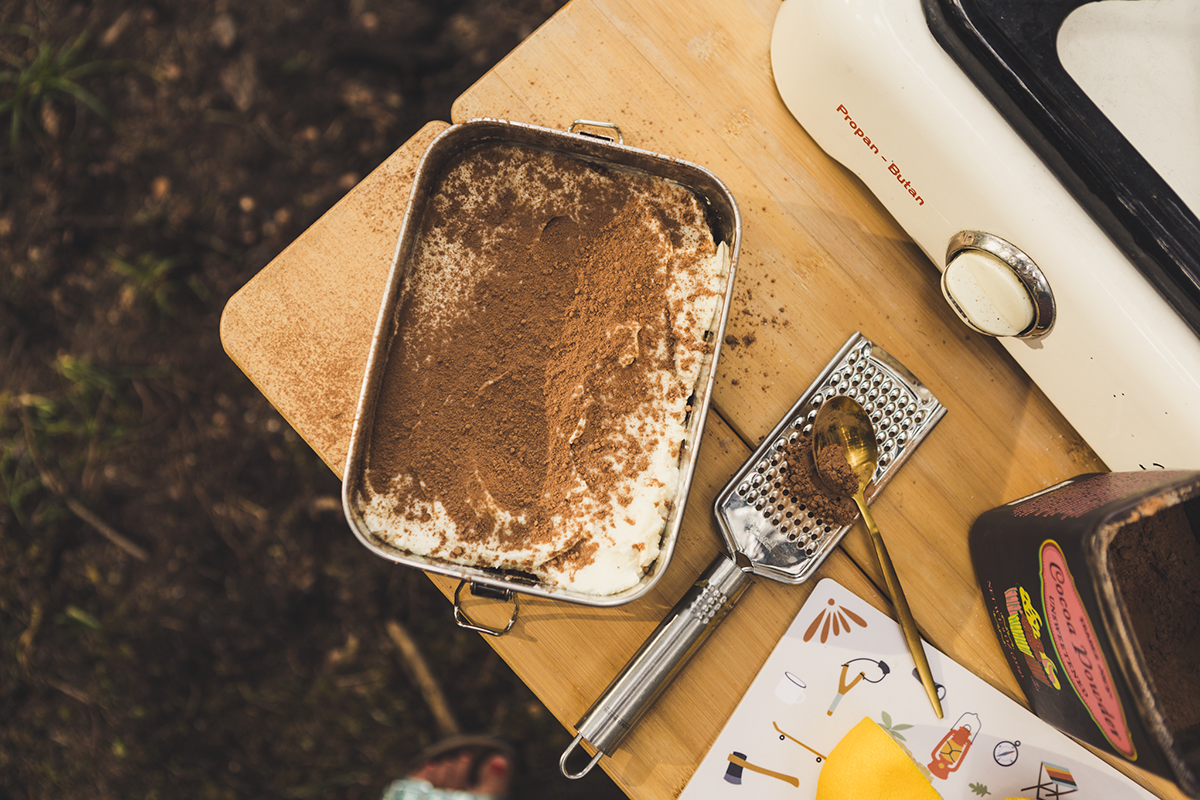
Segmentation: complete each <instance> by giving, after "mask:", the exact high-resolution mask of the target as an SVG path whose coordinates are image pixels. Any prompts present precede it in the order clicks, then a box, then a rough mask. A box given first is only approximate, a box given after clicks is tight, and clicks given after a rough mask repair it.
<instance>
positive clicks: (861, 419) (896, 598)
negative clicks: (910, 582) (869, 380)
mask: <svg viewBox="0 0 1200 800" xmlns="http://www.w3.org/2000/svg"><path fill="white" fill-rule="evenodd" d="M812 436H813V460H814V461H815V463H816V469H817V474H818V475H819V476H820V478H821V480H822V481H824V482H825V484H826V485H827V486H829V487H837V486H838V485H839V481H838V480H837V479H836V477H835V476H834V475H831V474H829V470H828V469H826V470H825V471H822V469H821V463H822V461H823V459H822V458H821V453H822V452H823V451H826V450H828V449H829V448H831V447H840V448H841V450H842V453H841V456H842V458H843V459H844V460H845V462H846V463H847V464H848V465H849V466H850V470H851V471H852V472H853V473H854V475H855V477H856V478H857V483H856V484H855V486H854V490H853V495H854V502H855V503H856V504H858V510H859V512H860V513H861V514H862V518H863V522H864V523H866V525H867V531H868V532H869V533H870V534H871V544H873V545H874V546H875V557H876V558H877V559H878V561H879V566H880V568H881V569H882V570H883V579H884V580H885V581H886V582H887V588H888V593H889V594H891V596H892V605H893V606H895V607H896V615H897V616H898V617H900V629H901V630H902V631H903V632H904V641H905V642H907V643H908V650H909V652H910V653H912V657H913V661H915V662H916V663H917V673H918V674H919V675H920V676H921V683H922V685H924V686H925V692H926V693H927V694H928V695H929V701H930V702H931V703H933V710H934V713H936V714H937V715H938V719H941V718H942V703H941V701H940V700H938V695H937V685H936V684H935V683H934V682H933V673H932V672H930V670H929V660H928V659H926V657H925V647H924V645H923V644H922V643H921V634H920V633H918V632H917V623H916V621H915V620H914V619H913V615H912V610H911V609H909V607H908V599H907V598H906V597H905V596H904V588H903V587H902V586H901V585H900V578H899V576H897V575H896V568H895V567H893V566H892V558H891V556H889V555H888V551H887V547H886V546H885V545H884V543H883V537H882V536H881V535H880V534H879V528H878V527H876V525H875V519H874V518H873V517H872V516H871V512H870V511H868V510H867V499H866V496H865V495H864V491H865V490H866V488H867V484H868V483H870V481H871V477H872V476H873V475H874V474H875V467H876V465H877V464H878V463H879V445H878V444H876V442H875V429H874V428H873V427H872V426H871V420H870V419H869V418H868V417H867V412H866V411H865V410H864V409H863V407H862V406H861V405H859V403H858V402H857V401H856V400H854V398H851V397H846V396H844V395H839V396H837V397H831V398H829V399H828V400H826V401H825V402H824V403H822V404H821V407H820V408H819V409H817V417H816V419H815V420H813V434H812ZM832 455H836V454H831V456H832ZM831 456H826V459H824V460H828V459H829V458H830V457H831ZM840 483H843V484H844V485H846V486H850V484H851V482H850V481H848V480H844V481H841V482H840Z"/></svg>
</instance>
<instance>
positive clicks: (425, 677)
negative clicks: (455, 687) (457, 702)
mask: <svg viewBox="0 0 1200 800" xmlns="http://www.w3.org/2000/svg"><path fill="white" fill-rule="evenodd" d="M387 632H388V636H390V637H391V638H392V641H393V642H394V643H395V645H396V647H398V648H399V649H400V655H401V656H402V657H403V659H404V663H405V664H406V665H407V666H408V668H409V671H410V672H411V673H412V677H413V680H415V681H416V683H417V687H418V688H419V689H420V690H421V696H422V697H424V698H425V702H426V703H428V704H429V710H430V711H432V712H433V718H434V721H435V722H436V723H437V726H438V733H439V735H440V736H441V737H446V736H453V735H454V734H456V733H459V732H460V729H459V727H458V721H457V720H455V719H454V712H452V711H451V710H450V704H449V703H448V702H447V701H446V695H445V693H443V692H442V687H441V686H439V685H438V682H437V680H436V679H434V677H433V673H432V672H431V671H430V669H429V665H428V664H427V663H425V657H424V656H423V655H421V650H420V648H418V647H417V643H416V642H415V641H413V638H412V637H411V636H409V635H408V631H407V630H405V629H404V626H402V625H401V624H400V623H399V622H397V621H395V620H388V621H387Z"/></svg>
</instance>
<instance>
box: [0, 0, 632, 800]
mask: <svg viewBox="0 0 1200 800" xmlns="http://www.w3.org/2000/svg"><path fill="white" fill-rule="evenodd" d="M563 2H564V0H504V1H503V2H501V1H500V0H389V2H384V1H383V0H261V2H251V3H232V2H227V0H216V2H202V1H201V0H171V1H170V2H162V1H155V0H150V1H148V2H133V1H132V0H125V1H124V2H122V1H121V0H95V2H83V1H80V2H71V1H70V0H10V2H7V3H0V58H2V59H3V63H0V377H2V379H0V640H2V642H3V648H4V649H3V653H2V654H0V797H11V798H17V799H23V798H56V799H61V798H76V797H79V798H82V797H87V798H126V797H142V798H156V797H160V798H166V797H190V798H239V797H253V798H375V797H378V796H379V795H380V793H381V792H382V790H383V788H384V787H385V786H386V784H387V783H388V782H389V781H390V780H391V779H393V778H394V777H396V776H397V775H398V774H399V773H400V772H401V771H402V770H403V767H404V764H405V762H406V760H407V759H408V758H409V757H411V756H412V755H413V754H415V753H416V752H417V751H419V750H420V749H421V748H422V747H424V746H426V745H428V744H430V743H431V742H432V741H433V740H434V739H435V738H436V726H435V724H434V718H433V716H432V714H431V711H430V709H429V705H428V703H427V702H426V698H425V697H423V696H422V694H421V693H420V692H419V691H418V690H417V689H416V688H415V684H414V682H413V680H412V679H411V677H410V674H409V672H408V668H407V667H406V664H405V661H404V660H403V659H402V658H401V656H400V652H399V650H398V648H397V647H396V646H395V644H394V643H393V640H392V638H391V637H390V636H389V634H388V623H389V622H396V623H399V624H400V625H402V626H404V627H405V628H406V629H407V630H409V631H410V632H411V633H412V635H413V637H414V638H415V639H416V640H417V641H418V642H419V643H420V646H421V647H422V649H423V651H424V654H425V656H426V658H427V659H428V660H429V661H430V663H431V665H432V666H433V669H434V672H435V674H436V675H437V677H438V679H439V680H440V681H441V682H442V685H443V688H444V689H445V690H446V693H447V694H448V695H449V698H450V703H451V706H452V710H453V712H454V714H455V715H456V716H457V718H458V721H459V723H460V725H461V727H462V728H463V729H465V730H468V731H476V732H489V733H495V734H499V735H501V736H504V737H505V738H507V739H508V740H510V741H512V742H514V743H517V744H518V746H519V750H520V759H521V763H520V764H519V765H518V774H517V783H516V786H515V787H514V789H515V790H514V793H513V796H514V798H551V797H554V798H610V797H619V796H622V795H620V793H619V792H618V791H617V790H616V789H615V787H613V785H612V784H611V782H610V781H609V780H608V779H607V777H605V776H604V775H602V774H600V771H599V770H597V771H596V772H595V773H594V774H593V775H589V776H588V777H587V778H586V779H584V780H582V781H578V782H570V781H567V780H566V779H564V778H562V777H561V776H560V775H559V774H558V766H557V760H558V756H559V754H560V753H561V752H562V750H563V749H564V748H565V747H566V745H567V743H568V741H569V737H568V736H567V734H566V732H565V731H564V730H563V729H562V727H561V726H560V725H559V724H558V723H557V722H556V721H555V720H554V719H553V717H552V716H551V715H550V714H549V713H548V712H547V711H546V709H545V708H544V707H543V706H542V705H541V704H540V703H539V702H538V701H537V699H536V698H535V697H534V696H533V695H532V693H531V692H530V691H529V690H528V689H527V688H525V687H524V685H523V684H522V683H521V682H520V681H519V680H517V679H516V678H515V676H514V675H513V674H512V673H511V671H510V670H509V669H508V668H507V666H506V665H505V664H504V663H503V662H502V661H501V660H500V659H499V658H498V657H497V656H495V654H494V653H493V652H492V650H491V648H490V647H488V646H487V644H486V643H485V642H483V641H482V640H481V639H480V637H479V636H477V635H476V634H471V633H465V632H462V631H460V630H459V629H458V628H456V627H455V625H454V622H453V618H452V614H451V608H450V606H449V604H448V603H447V602H446V601H445V600H444V598H443V597H442V596H441V595H440V594H438V593H437V592H436V591H435V590H434V589H433V587H432V585H431V584H430V583H429V581H428V580H427V579H426V578H425V577H424V576H423V575H421V574H420V573H417V572H414V571H411V570H406V569H403V568H397V567H395V566H393V565H391V564H390V563H387V562H384V561H383V560H381V559H378V558H376V557H375V556H373V555H371V554H369V553H368V552H367V551H366V550H365V549H364V548H363V547H362V546H361V545H360V544H358V543H357V541H356V540H355V539H354V538H353V536H352V535H351V534H350V532H349V529H348V527H347V526H346V523H345V521H344V519H343V517H342V514H341V511H340V505H339V501H338V493H339V488H340V487H339V484H338V481H337V479H336V478H335V476H334V475H333V474H332V473H331V472H330V471H329V470H328V469H327V468H326V467H325V466H324V465H323V464H322V463H321V462H320V461H319V459H318V458H317V457H316V456H315V455H314V454H313V452H312V451H311V450H310V449H309V448H308V447H307V445H305V444H304V443H303V442H302V441H301V440H300V439H299V437H298V436H296V434H295V433H294V432H293V431H292V430H291V429H290V428H289V427H288V425H287V424H286V423H285V422H284V421H283V420H282V419H281V417H280V416H279V414H278V413H277V412H275V411H274V409H273V408H272V407H271V406H270V405H269V404H268V403H267V402H266V401H265V400H264V399H263V397H262V396H261V395H260V394H259V393H258V391H257V390H256V389H255V388H254V387H253V386H252V385H251V384H250V383H249V381H248V380H247V379H246V378H245V377H244V376H243V375H242V373H241V372H240V371H239V370H238V369H237V368H236V367H235V366H234V365H233V364H232V362H230V360H229V359H228V358H227V357H226V355H225V353H224V351H223V350H222V347H221V343H220V340H219V338H218V321H219V318H220V314H221V310H222V308H223V307H224V305H225V303H226V301H227V300H228V299H229V297H230V296H231V295H232V294H233V293H234V292H235V291H236V290H237V289H238V288H240V287H241V286H242V285H243V284H245V283H246V281H248V280H249V279H250V278H251V277H252V276H253V275H254V274H255V273H256V272H257V271H258V270H260V269H261V268H262V267H263V266H265V265H266V264H267V263H268V262H269V261H270V260H271V259H272V258H273V257H274V256H275V255H277V254H278V253H279V252H280V251H281V250H282V249H283V247H285V246H286V245H287V244H288V243H289V242H290V241H291V240H293V239H294V238H295V237H296V236H297V235H299V234H300V233H301V232H302V231H303V230H304V229H305V228H306V227H307V226H308V225H310V224H311V223H312V222H313V221H314V220H316V219H317V217H318V216H319V215H320V214H321V213H323V212H324V211H325V210H326V209H328V208H329V207H330V206H331V205H332V204H333V203H334V202H336V201H337V200H338V199H339V198H340V197H341V196H342V195H343V194H344V193H345V192H346V191H347V190H348V189H349V188H351V187H352V186H354V185H355V183H356V182H357V181H358V180H359V179H360V178H362V177H363V176H365V175H366V174H367V173H368V172H369V171H370V170H371V169H372V168H374V167H375V166H376V165H378V164H379V163H380V162H381V161H383V160H384V159H385V158H386V157H387V156H388V155H389V154H390V153H391V152H392V151H393V150H395V149H396V148H397V147H398V146H399V145H400V144H401V143H403V142H404V141H405V140H406V139H407V138H408V137H409V136H410V135H411V134H412V133H414V132H415V131H416V130H417V129H418V128H420V126H421V125H423V124H424V123H425V122H427V121H429V120H433V119H443V120H448V119H449V114H450V104H451V102H452V100H453V99H454V98H455V97H456V96H457V95H458V94H459V93H461V92H462V91H463V90H464V89H466V88H467V87H468V86H469V85H470V84H471V83H472V82H473V81H474V80H476V79H477V78H478V77H479V76H480V75H482V74H483V73H484V72H485V71H486V70H487V69H488V67H489V66H491V65H492V64H494V63H495V62H496V61H498V60H499V59H500V58H501V57H503V56H504V55H505V54H506V53H508V52H509V51H510V50H511V49H512V48H513V47H515V46H516V45H517V44H518V43H519V42H520V41H521V40H522V39H523V38H524V37H526V36H528V35H529V34H530V33H531V32H532V31H533V30H534V29H535V28H536V27H537V26H538V25H539V24H541V23H542V22H543V21H544V20H545V19H546V18H548V17H549V16H550V15H551V14H552V13H553V12H554V11H555V10H557V8H558V7H560V6H561V5H562V4H563ZM364 356H365V354H364Z"/></svg>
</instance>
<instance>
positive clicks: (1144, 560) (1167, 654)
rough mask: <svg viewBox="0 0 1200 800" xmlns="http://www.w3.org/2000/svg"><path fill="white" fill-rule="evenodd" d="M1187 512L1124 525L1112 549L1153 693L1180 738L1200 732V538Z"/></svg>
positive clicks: (1175, 510) (1180, 508) (1180, 509)
mask: <svg viewBox="0 0 1200 800" xmlns="http://www.w3.org/2000/svg"><path fill="white" fill-rule="evenodd" d="M1191 503H1192V504H1197V503H1200V501H1195V500H1193V501H1191ZM1187 505H1188V504H1186V503H1185V504H1179V505H1175V506H1172V507H1170V508H1167V509H1164V510H1162V511H1159V512H1158V513H1156V514H1153V515H1152V516H1149V517H1142V518H1141V519H1139V520H1137V521H1136V522H1131V523H1128V524H1126V525H1124V526H1123V527H1122V528H1121V530H1120V531H1118V532H1117V535H1116V537H1115V538H1114V539H1113V541H1112V544H1110V545H1109V549H1108V559H1109V568H1110V570H1111V572H1112V575H1113V579H1114V581H1115V582H1116V585H1117V589H1118V591H1119V593H1120V596H1121V599H1122V600H1123V601H1124V604H1125V607H1126V609H1127V610H1128V612H1129V616H1130V620H1131V622H1132V624H1133V630H1134V635H1135V637H1136V639H1137V643H1138V645H1139V647H1140V649H1141V651H1142V656H1143V657H1144V658H1145V661H1146V666H1147V667H1148V669H1149V672H1150V679H1151V682H1152V683H1153V684H1154V690H1155V694H1156V695H1157V697H1158V700H1159V703H1160V705H1161V708H1162V710H1163V713H1164V716H1165V717H1166V721H1167V725H1168V727H1170V728H1171V730H1172V731H1174V732H1175V733H1176V734H1177V735H1178V734H1179V733H1182V732H1183V731H1186V730H1188V729H1190V728H1195V727H1197V726H1200V688H1197V684H1196V668H1197V666H1200V541H1198V539H1197V537H1198V535H1200V534H1198V532H1197V530H1196V529H1195V528H1194V527H1193V526H1192V524H1191V523H1190V522H1189V519H1188V515H1187V513H1186V509H1185V507H1186V506H1187ZM1197 516H1200V514H1197Z"/></svg>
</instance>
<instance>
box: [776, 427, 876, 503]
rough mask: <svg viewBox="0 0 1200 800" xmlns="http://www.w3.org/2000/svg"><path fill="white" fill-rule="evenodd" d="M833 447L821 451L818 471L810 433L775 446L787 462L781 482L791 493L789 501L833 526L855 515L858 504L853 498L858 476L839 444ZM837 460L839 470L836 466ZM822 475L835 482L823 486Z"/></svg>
mask: <svg viewBox="0 0 1200 800" xmlns="http://www.w3.org/2000/svg"><path fill="white" fill-rule="evenodd" d="M835 447H836V452H830V451H832V450H834V448H829V450H826V451H825V452H823V453H822V454H821V455H822V459H821V462H822V466H823V469H822V471H821V472H820V473H818V471H817V464H816V462H815V461H814V458H813V441H812V435H811V434H807V433H806V434H802V435H800V436H798V437H796V438H795V439H793V440H792V441H789V442H787V443H786V444H784V445H783V446H782V447H780V448H779V452H780V453H781V454H782V455H783V458H784V460H785V461H786V464H787V467H786V471H784V472H783V484H784V486H785V487H786V488H787V490H788V492H789V493H790V494H791V496H792V502H794V503H796V504H797V505H798V506H800V507H802V508H806V509H807V510H808V511H809V512H810V516H812V517H813V518H815V519H822V520H824V521H825V522H827V523H831V524H834V525H849V524H850V523H851V522H853V521H854V517H855V515H857V514H858V506H857V505H856V504H855V503H854V500H853V494H854V489H856V488H857V486H858V479H857V478H856V477H855V475H854V473H853V471H851V470H850V466H849V465H848V464H847V463H846V457H845V452H844V451H843V450H842V448H841V446H840V445H835ZM838 461H840V463H841V469H838V468H837V464H836V462H838ZM822 474H830V475H831V476H836V477H837V485H836V486H826V484H825V481H823V480H822V479H821V477H820V476H821V475H822Z"/></svg>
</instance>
